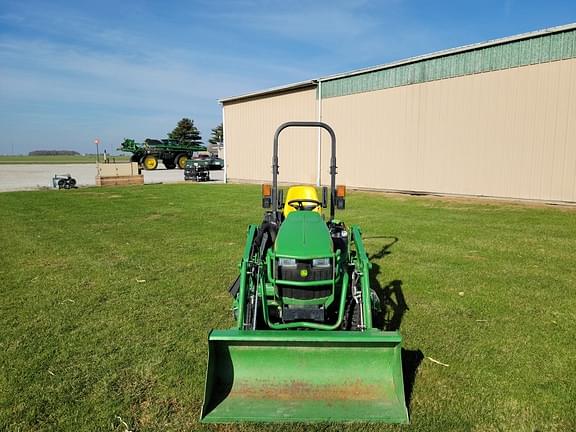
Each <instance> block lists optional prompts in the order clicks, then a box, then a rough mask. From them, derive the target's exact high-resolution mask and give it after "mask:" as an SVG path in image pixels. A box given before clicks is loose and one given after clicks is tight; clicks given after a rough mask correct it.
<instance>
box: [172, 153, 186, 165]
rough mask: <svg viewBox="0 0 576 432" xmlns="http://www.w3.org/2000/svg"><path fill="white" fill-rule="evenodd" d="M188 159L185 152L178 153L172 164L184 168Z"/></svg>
mask: <svg viewBox="0 0 576 432" xmlns="http://www.w3.org/2000/svg"><path fill="white" fill-rule="evenodd" d="M187 160H188V155H187V154H186V153H180V154H179V155H177V156H176V157H175V158H174V164H175V165H176V166H177V167H178V168H180V169H184V167H185V166H186V161H187Z"/></svg>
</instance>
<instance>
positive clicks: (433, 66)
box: [219, 23, 576, 103]
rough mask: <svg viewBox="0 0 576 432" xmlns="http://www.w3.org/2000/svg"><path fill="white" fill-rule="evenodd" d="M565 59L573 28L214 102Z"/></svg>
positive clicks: (344, 91) (338, 90) (572, 52)
mask: <svg viewBox="0 0 576 432" xmlns="http://www.w3.org/2000/svg"><path fill="white" fill-rule="evenodd" d="M569 58H576V23H573V24H567V25H563V26H558V27H552V28H549V29H544V30H539V31H535V32H530V33H523V34H520V35H516V36H510V37H507V38H502V39H495V40H491V41H487V42H482V43H478V44H473V45H466V46H463V47H459V48H453V49H449V50H444V51H439V52H435V53H432V54H426V55H423V56H418V57H412V58H409V59H406V60H400V61H397V62H393V63H387V64H383V65H379V66H374V67H370V68H364V69H358V70H354V71H351V72H346V73H342V74H336V75H330V76H325V77H321V78H316V79H311V80H308V81H301V82H298V83H294V84H288V85H284V86H280V87H275V88H271V89H267V90H262V91H257V92H252V93H247V94H244V95H240V96H234V97H229V98H224V99H220V100H219V102H220V103H227V102H232V101H238V100H242V99H248V98H254V97H264V96H269V95H272V94H277V93H281V92H286V91H292V90H298V89H301V88H305V87H313V86H315V85H316V86H318V84H320V85H321V87H322V98H323V99H324V98H329V97H335V96H344V95H348V94H354V93H362V92H368V91H375V90H381V89H386V88H391V87H399V86H403V85H409V84H416V83H423V82H427V81H434V80H439V79H445V78H453V77H458V76H464V75H471V74H476V73H482V72H490V71H496V70H503V69H509V68H514V67H519V66H527V65H531V64H538V63H546V62H551V61H556V60H564V59H569Z"/></svg>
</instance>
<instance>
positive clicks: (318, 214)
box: [201, 122, 408, 423]
mask: <svg viewBox="0 0 576 432" xmlns="http://www.w3.org/2000/svg"><path fill="white" fill-rule="evenodd" d="M288 127H319V128H323V129H325V130H326V131H327V132H328V133H329V134H330V137H331V141H332V142H331V148H332V154H331V158H330V188H329V189H328V188H327V187H323V188H321V189H320V193H318V192H319V191H318V190H317V189H316V188H314V187H312V186H293V187H290V188H289V189H288V190H287V192H286V194H284V191H283V190H282V189H279V187H278V173H279V171H278V169H279V165H278V139H279V136H280V133H281V132H282V131H283V130H284V129H286V128H288ZM345 192H346V188H345V187H343V186H338V187H337V186H336V137H335V134H334V131H333V130H332V128H331V127H330V126H328V125H327V124H325V123H320V122H288V123H284V124H283V125H281V126H280V127H279V128H278V129H277V130H276V133H275V135H274V147H273V159H272V184H271V185H263V187H262V205H263V207H264V208H265V209H266V212H265V214H264V219H263V221H262V223H260V224H259V225H250V226H249V227H248V234H247V238H246V246H245V248H244V255H243V257H242V260H241V262H240V266H239V267H240V275H239V276H238V279H237V280H236V282H235V283H234V284H233V285H232V287H231V288H230V293H231V294H232V296H233V298H234V300H233V311H234V317H235V320H236V326H235V328H234V329H231V330H213V331H212V332H211V333H210V335H209V338H208V348H209V354H208V370H207V376H206V387H205V395H204V404H203V407H202V414H201V420H202V422H212V423H229V422H246V421H254V422H294V421H298V422H309V421H332V422H334V421H346V422H349V421H375V422H387V423H407V422H408V413H407V410H406V405H405V400H404V387H403V380H402V361H401V342H402V339H401V336H400V334H399V332H397V331H381V330H378V329H376V328H374V326H373V318H374V314H375V313H377V312H378V308H379V305H378V302H377V296H376V295H375V294H374V292H373V291H372V289H371V287H370V275H369V272H370V262H369V260H368V257H367V254H366V250H365V248H364V244H363V242H362V236H361V231H360V228H359V227H358V226H355V225H352V226H347V225H346V224H345V223H344V222H342V221H341V220H338V219H336V217H335V211H336V210H343V209H344V207H345ZM327 209H328V210H327ZM325 211H328V214H327V215H326V214H325Z"/></svg>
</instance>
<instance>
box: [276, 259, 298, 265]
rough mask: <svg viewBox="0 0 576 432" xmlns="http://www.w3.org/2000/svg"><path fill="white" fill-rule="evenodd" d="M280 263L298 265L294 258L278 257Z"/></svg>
mask: <svg viewBox="0 0 576 432" xmlns="http://www.w3.org/2000/svg"><path fill="white" fill-rule="evenodd" d="M278 265H279V266H281V267H296V260H295V259H294V258H278Z"/></svg>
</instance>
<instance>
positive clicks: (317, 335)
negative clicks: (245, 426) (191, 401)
mask: <svg viewBox="0 0 576 432" xmlns="http://www.w3.org/2000/svg"><path fill="white" fill-rule="evenodd" d="M401 341H402V339H401V337H400V334H399V333H398V332H381V331H366V332H343V331H334V332H323V331H296V330H286V331H270V330H258V331H241V330H228V331H213V332H212V333H211V334H210V336H209V339H208V349H209V353H208V370H207V374H206V389H205V394H204V405H203V406H202V419H201V420H202V422H207V423H232V422H319V421H331V422H334V421H345V422H350V421H374V422H385V423H408V412H407V410H406V405H405V400H404V385H403V381H402V359H401Z"/></svg>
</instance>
